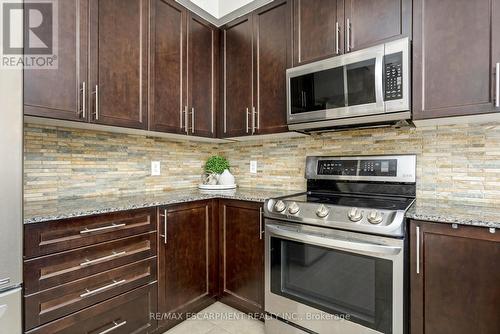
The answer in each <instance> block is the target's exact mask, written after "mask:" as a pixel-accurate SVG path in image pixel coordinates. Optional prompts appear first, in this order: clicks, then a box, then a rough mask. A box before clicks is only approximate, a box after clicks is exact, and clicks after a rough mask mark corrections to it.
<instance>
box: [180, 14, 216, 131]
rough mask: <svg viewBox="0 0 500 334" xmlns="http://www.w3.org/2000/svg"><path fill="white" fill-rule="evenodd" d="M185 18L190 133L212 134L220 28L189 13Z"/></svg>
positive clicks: (213, 129) (213, 128)
mask: <svg viewBox="0 0 500 334" xmlns="http://www.w3.org/2000/svg"><path fill="white" fill-rule="evenodd" d="M187 22H188V26H187V40H188V41H187V58H188V63H187V87H188V89H187V94H188V98H187V100H188V108H189V109H188V113H189V118H190V120H191V121H190V124H188V128H189V129H190V130H189V133H190V134H192V135H195V136H203V137H214V136H215V135H216V131H215V124H216V114H217V110H218V99H217V97H218V76H217V73H218V71H219V69H218V59H219V45H220V44H219V29H217V28H216V27H215V26H213V25H211V24H210V23H208V22H206V21H205V20H203V19H201V18H199V17H198V16H196V15H195V14H192V13H189V15H188V21H187Z"/></svg>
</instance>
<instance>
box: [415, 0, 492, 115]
mask: <svg viewBox="0 0 500 334" xmlns="http://www.w3.org/2000/svg"><path fill="white" fill-rule="evenodd" d="M414 22H415V23H414V39H413V114H414V118H415V119H429V118H439V117H449V116H463V115H477V114H481V113H488V112H492V111H499V110H500V108H496V107H495V104H496V100H497V97H496V95H497V94H496V84H495V79H496V78H495V75H496V73H495V72H496V71H495V67H496V64H497V63H499V62H500V1H499V0H476V1H465V0H461V1H456V0H439V1H438V0H414ZM499 75H500V74H499ZM498 98H500V97H498Z"/></svg>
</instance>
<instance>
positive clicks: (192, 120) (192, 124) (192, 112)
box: [191, 107, 194, 133]
mask: <svg viewBox="0 0 500 334" xmlns="http://www.w3.org/2000/svg"><path fill="white" fill-rule="evenodd" d="M191 132H192V133H194V107H192V108H191Z"/></svg>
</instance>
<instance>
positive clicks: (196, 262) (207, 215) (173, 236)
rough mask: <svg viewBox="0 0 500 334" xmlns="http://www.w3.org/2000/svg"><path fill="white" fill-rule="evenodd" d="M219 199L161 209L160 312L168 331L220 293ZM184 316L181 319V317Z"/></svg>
mask: <svg viewBox="0 0 500 334" xmlns="http://www.w3.org/2000/svg"><path fill="white" fill-rule="evenodd" d="M216 212H217V201H211V200H209V201H201V202H192V203H186V204H179V205H172V206H167V207H161V208H159V213H158V235H159V239H158V245H159V251H158V262H159V264H158V312H159V313H160V314H162V317H161V319H159V324H158V325H159V327H160V328H161V329H162V330H166V329H168V328H170V327H173V326H174V325H176V324H177V323H179V322H180V321H182V320H184V319H185V315H186V313H193V312H198V311H201V310H202V309H204V308H205V307H207V306H208V305H210V304H212V303H213V302H214V301H215V297H216V296H217V292H218V288H217V284H218V281H217V277H218V275H217V269H218V261H217V255H218V249H217V245H218V229H217V221H218V220H217V216H216ZM179 315H182V318H181V317H179Z"/></svg>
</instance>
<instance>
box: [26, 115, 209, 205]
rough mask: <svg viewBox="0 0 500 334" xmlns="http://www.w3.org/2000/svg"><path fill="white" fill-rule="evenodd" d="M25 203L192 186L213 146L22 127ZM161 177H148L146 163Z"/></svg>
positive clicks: (198, 180) (104, 133)
mask: <svg viewBox="0 0 500 334" xmlns="http://www.w3.org/2000/svg"><path fill="white" fill-rule="evenodd" d="M24 127H25V128H24V152H25V156H24V198H25V200H26V201H37V200H48V199H64V198H72V197H80V196H89V197H90V196H98V195H109V194H132V193H136V192H144V191H160V190H169V189H178V188H187V187H194V186H196V185H197V184H198V183H199V182H200V178H201V173H202V170H203V165H204V164H205V161H206V159H207V158H208V157H209V156H210V155H211V154H213V153H215V152H216V151H217V147H216V146H214V145H213V144H205V143H202V144H200V143H187V142H183V143H179V142H173V141H169V140H166V139H163V138H152V137H145V136H134V135H125V134H116V133H108V132H97V131H87V130H75V129H66V128H57V127H50V126H40V125H33V124H25V125H24ZM152 160H155V161H161V176H151V161H152Z"/></svg>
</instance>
